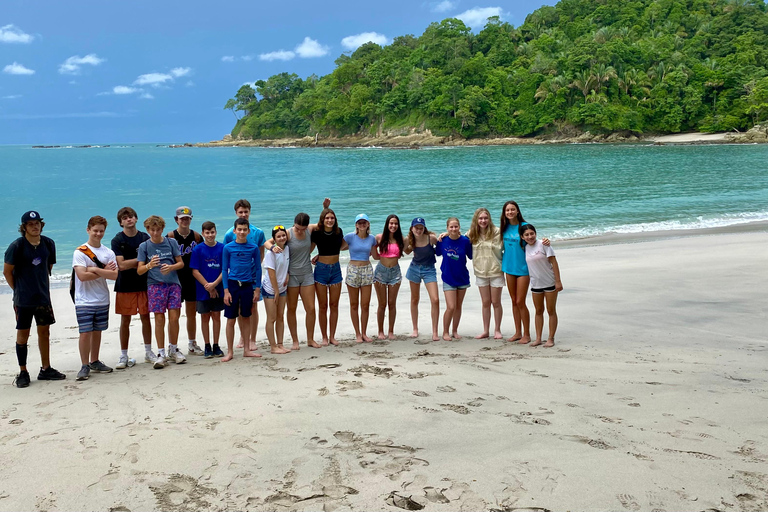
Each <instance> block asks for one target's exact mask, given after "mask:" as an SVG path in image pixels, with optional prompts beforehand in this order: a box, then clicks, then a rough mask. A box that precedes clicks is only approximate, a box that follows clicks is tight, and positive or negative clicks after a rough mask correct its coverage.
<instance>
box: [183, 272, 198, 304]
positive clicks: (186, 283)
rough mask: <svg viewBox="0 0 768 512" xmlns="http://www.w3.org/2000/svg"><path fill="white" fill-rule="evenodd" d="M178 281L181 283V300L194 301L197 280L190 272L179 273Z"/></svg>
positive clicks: (195, 298)
mask: <svg viewBox="0 0 768 512" xmlns="http://www.w3.org/2000/svg"><path fill="white" fill-rule="evenodd" d="M178 276H179V283H180V284H181V300H182V302H195V301H196V300H197V285H196V284H195V283H197V280H196V279H195V277H194V276H193V275H192V274H186V273H184V274H182V273H179V274H178Z"/></svg>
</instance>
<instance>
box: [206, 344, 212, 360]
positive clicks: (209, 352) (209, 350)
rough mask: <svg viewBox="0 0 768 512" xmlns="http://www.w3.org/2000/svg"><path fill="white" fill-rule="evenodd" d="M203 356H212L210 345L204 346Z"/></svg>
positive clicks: (207, 357) (210, 357)
mask: <svg viewBox="0 0 768 512" xmlns="http://www.w3.org/2000/svg"><path fill="white" fill-rule="evenodd" d="M205 358H206V359H212V358H213V349H212V348H211V346H210V345H206V346H205Z"/></svg>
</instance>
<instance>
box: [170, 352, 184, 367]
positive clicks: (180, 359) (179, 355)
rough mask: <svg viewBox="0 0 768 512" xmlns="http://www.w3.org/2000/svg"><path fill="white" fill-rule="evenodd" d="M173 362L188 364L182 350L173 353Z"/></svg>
mask: <svg viewBox="0 0 768 512" xmlns="http://www.w3.org/2000/svg"><path fill="white" fill-rule="evenodd" d="M171 360H172V361H173V362H174V363H176V364H184V363H186V362H187V358H186V357H184V354H182V353H181V351H180V350H175V351H174V352H173V354H172V355H171Z"/></svg>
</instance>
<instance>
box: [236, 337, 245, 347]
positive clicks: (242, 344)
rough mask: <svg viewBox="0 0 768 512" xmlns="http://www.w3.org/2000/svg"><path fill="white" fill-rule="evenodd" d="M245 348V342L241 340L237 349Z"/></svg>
mask: <svg viewBox="0 0 768 512" xmlns="http://www.w3.org/2000/svg"><path fill="white" fill-rule="evenodd" d="M244 346H245V344H244V343H243V340H242V339H241V340H240V341H238V342H237V346H236V347H235V348H243V347H244Z"/></svg>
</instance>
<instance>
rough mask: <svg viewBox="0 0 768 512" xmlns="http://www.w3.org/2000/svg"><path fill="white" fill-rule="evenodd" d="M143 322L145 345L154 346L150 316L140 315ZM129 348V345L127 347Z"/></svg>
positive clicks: (142, 334) (142, 330) (142, 332)
mask: <svg viewBox="0 0 768 512" xmlns="http://www.w3.org/2000/svg"><path fill="white" fill-rule="evenodd" d="M139 320H141V337H142V338H144V344H145V345H151V344H152V322H150V321H149V314H146V315H139ZM125 348H128V345H126V346H125Z"/></svg>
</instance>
